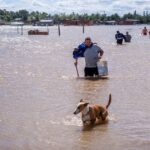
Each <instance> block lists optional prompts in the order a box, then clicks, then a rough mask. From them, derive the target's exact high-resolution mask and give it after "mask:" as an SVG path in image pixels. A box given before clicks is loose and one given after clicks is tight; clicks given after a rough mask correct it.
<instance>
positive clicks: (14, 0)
mask: <svg viewBox="0 0 150 150" xmlns="http://www.w3.org/2000/svg"><path fill="white" fill-rule="evenodd" d="M0 9H7V10H20V9H27V10H29V11H33V10H38V11H45V12H48V13H52V14H54V13H63V12H65V13H71V12H75V13H80V14H81V13H89V14H91V13H97V12H99V13H104V11H105V13H106V14H113V13H119V14H120V15H121V14H124V13H127V12H133V11H134V10H136V11H137V12H138V13H141V14H142V12H143V11H144V10H145V11H148V12H149V13H150V0H0Z"/></svg>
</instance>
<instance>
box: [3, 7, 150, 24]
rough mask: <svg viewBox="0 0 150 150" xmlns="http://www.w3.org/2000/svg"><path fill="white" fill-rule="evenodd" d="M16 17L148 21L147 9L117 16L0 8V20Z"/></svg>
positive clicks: (30, 20) (29, 19)
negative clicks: (49, 12) (141, 13)
mask: <svg viewBox="0 0 150 150" xmlns="http://www.w3.org/2000/svg"><path fill="white" fill-rule="evenodd" d="M16 18H21V19H22V21H24V22H28V23H29V22H32V21H33V20H34V21H39V20H41V19H53V20H54V21H55V22H57V21H61V20H66V19H78V20H83V19H84V20H92V21H93V22H96V21H109V20H115V21H121V20H126V19H137V20H139V21H140V23H150V14H149V13H148V12H147V11H144V12H143V15H140V14H137V12H136V11H134V12H133V13H127V14H124V15H123V16H119V15H118V14H117V13H115V14H112V15H109V16H108V15H107V14H105V13H103V14H102V13H93V14H87V13H85V14H78V13H74V12H73V13H71V14H65V13H62V14H54V15H52V14H48V13H46V12H39V11H32V12H29V11H27V10H19V11H15V12H14V11H7V10H5V9H4V10H1V9H0V20H3V21H6V22H10V21H13V20H15V19H16Z"/></svg>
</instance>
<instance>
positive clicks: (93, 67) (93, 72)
mask: <svg viewBox="0 0 150 150" xmlns="http://www.w3.org/2000/svg"><path fill="white" fill-rule="evenodd" d="M84 44H85V49H84V53H83V56H84V58H85V64H86V66H85V69H84V75H85V77H88V76H92V77H93V76H98V75H99V73H98V68H97V62H98V61H99V59H101V57H102V56H103V53H104V51H103V50H102V49H101V48H100V47H99V46H97V45H95V44H93V43H92V41H91V38H90V37H87V38H85V42H84ZM74 64H75V65H76V66H77V64H78V58H75V63H74Z"/></svg>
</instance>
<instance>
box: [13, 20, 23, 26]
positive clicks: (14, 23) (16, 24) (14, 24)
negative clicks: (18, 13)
mask: <svg viewBox="0 0 150 150" xmlns="http://www.w3.org/2000/svg"><path fill="white" fill-rule="evenodd" d="M11 25H13V26H19V25H24V22H17V21H15V22H11Z"/></svg>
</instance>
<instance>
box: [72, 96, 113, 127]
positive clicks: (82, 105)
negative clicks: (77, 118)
mask: <svg viewBox="0 0 150 150" xmlns="http://www.w3.org/2000/svg"><path fill="white" fill-rule="evenodd" d="M110 103H111V94H109V100H108V103H107V105H106V106H102V105H98V104H89V103H88V102H85V101H83V99H81V100H80V102H79V103H78V105H77V108H76V110H75V112H74V114H75V115H76V114H78V113H80V112H81V113H82V122H83V125H84V126H86V125H94V124H95V122H96V120H102V121H105V120H106V118H107V116H108V107H109V105H110Z"/></svg>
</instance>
